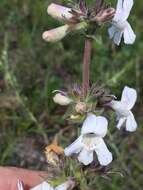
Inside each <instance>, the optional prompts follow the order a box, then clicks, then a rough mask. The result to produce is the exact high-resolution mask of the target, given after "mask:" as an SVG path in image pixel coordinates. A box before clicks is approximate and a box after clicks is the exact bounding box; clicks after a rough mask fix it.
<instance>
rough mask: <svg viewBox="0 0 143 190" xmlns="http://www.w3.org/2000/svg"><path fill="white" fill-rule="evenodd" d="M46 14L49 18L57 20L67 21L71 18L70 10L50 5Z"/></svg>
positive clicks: (53, 4)
mask: <svg viewBox="0 0 143 190" xmlns="http://www.w3.org/2000/svg"><path fill="white" fill-rule="evenodd" d="M47 12H48V14H49V15H50V16H52V17H53V18H55V19H57V20H62V21H63V20H69V19H71V18H72V17H73V15H72V14H71V9H70V8H67V7H64V6H61V5H57V4H55V3H52V4H50V5H49V7H48V9H47Z"/></svg>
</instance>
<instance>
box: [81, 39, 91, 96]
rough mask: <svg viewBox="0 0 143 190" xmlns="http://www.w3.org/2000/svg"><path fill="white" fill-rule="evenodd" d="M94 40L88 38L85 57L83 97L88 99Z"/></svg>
mask: <svg viewBox="0 0 143 190" xmlns="http://www.w3.org/2000/svg"><path fill="white" fill-rule="evenodd" d="M91 49H92V39H90V38H88V37H86V39H85V47H84V55H83V84H82V88H83V95H84V97H86V95H87V92H88V90H89V76H90V60H91Z"/></svg>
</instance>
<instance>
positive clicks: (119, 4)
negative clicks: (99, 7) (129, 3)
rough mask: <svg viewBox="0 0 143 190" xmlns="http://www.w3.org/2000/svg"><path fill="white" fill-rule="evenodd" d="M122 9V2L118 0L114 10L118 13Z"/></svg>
mask: <svg viewBox="0 0 143 190" xmlns="http://www.w3.org/2000/svg"><path fill="white" fill-rule="evenodd" d="M122 8H123V0H118V2H117V8H116V10H117V11H120V10H122Z"/></svg>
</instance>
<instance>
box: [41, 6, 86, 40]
mask: <svg viewBox="0 0 143 190" xmlns="http://www.w3.org/2000/svg"><path fill="white" fill-rule="evenodd" d="M47 12H48V14H49V15H50V16H52V17H53V18H55V19H57V20H59V21H62V22H64V23H65V25H64V26H61V27H58V28H55V29H52V30H48V31H45V32H44V33H43V36H42V37H43V39H44V40H45V41H47V42H57V41H60V40H61V39H63V38H64V37H65V36H66V35H67V34H68V33H69V32H71V31H74V30H80V29H82V28H85V25H86V24H85V22H80V20H79V18H80V17H81V16H82V12H81V11H80V10H73V9H71V8H67V7H64V6H61V5H57V4H54V3H52V4H51V5H49V7H48V9H47Z"/></svg>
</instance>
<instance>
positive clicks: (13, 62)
mask: <svg viewBox="0 0 143 190" xmlns="http://www.w3.org/2000/svg"><path fill="white" fill-rule="evenodd" d="M51 2H52V1H49V0H1V1H0V164H1V165H11V166H20V167H25V168H34V169H45V168H46V163H45V157H44V154H43V148H44V147H45V145H46V144H47V143H49V142H50V141H51V139H52V137H53V136H54V134H55V133H56V132H58V131H59V130H60V129H61V128H63V127H65V126H66V125H67V122H65V121H64V120H63V119H62V117H61V116H62V114H63V113H64V110H63V109H62V108H61V107H59V106H57V105H55V104H54V103H53V101H52V91H53V90H55V89H66V88H67V87H68V86H69V85H71V84H73V83H74V82H81V79H82V74H81V69H82V53H83V48H84V37H83V36H82V35H80V34H72V35H69V36H67V37H66V38H65V39H64V40H63V41H62V42H59V43H56V44H50V43H45V42H44V41H43V40H42V37H41V36H42V33H43V31H45V30H47V29H50V28H54V27H55V26H59V25H60V23H58V22H57V21H55V20H54V19H52V18H50V17H49V16H48V15H47V13H46V9H47V6H48V4H50V3H51ZM54 2H57V3H60V4H61V3H63V2H62V0H61V1H54ZM88 2H89V3H91V2H94V0H92V1H91V0H89V1H88ZM108 2H111V1H110V0H108ZM65 3H67V1H66V0H65ZM112 3H113V4H114V5H115V4H116V1H113V0H112ZM129 20H130V22H131V24H132V27H133V29H134V31H135V33H136V35H137V39H136V42H135V43H134V44H133V45H132V46H126V45H124V44H123V43H122V44H121V45H120V46H119V47H116V46H115V45H114V44H113V43H112V42H111V41H110V40H109V38H108V35H107V28H104V29H101V30H100V31H99V33H98V35H100V34H101V35H102V40H100V43H97V42H94V44H93V55H92V62H91V82H95V81H97V80H101V81H102V82H104V83H105V84H106V85H107V86H108V87H109V88H110V89H111V90H112V92H114V94H115V95H116V96H118V97H120V95H121V91H122V89H123V87H124V86H125V85H128V86H130V87H134V88H135V89H137V91H138V101H137V103H136V106H135V108H134V113H135V115H136V119H137V121H138V124H139V128H138V130H137V131H136V132H135V133H130V134H129V133H125V132H118V131H117V130H116V129H115V121H114V119H115V117H114V115H113V116H112V117H111V119H110V133H111V134H112V135H108V137H107V141H108V142H109V144H110V147H111V149H112V152H113V155H114V161H113V164H112V170H111V171H112V172H111V182H109V181H108V180H105V179H103V178H102V177H99V176H98V175H97V174H96V173H95V180H96V187H95V189H98V190H100V189H101V190H102V189H103V190H104V189H106V190H107V189H110V190H121V189H122V190H142V189H143V180H142V179H143V164H142V163H143V140H142V139H143V138H142V136H143V129H142V111H143V108H142V106H143V101H142V100H143V1H137V0H135V5H134V7H133V10H132V14H131V16H130V18H129ZM100 32H101V33H100ZM73 130H74V132H73V133H71V137H70V138H71V141H72V140H73V138H74V136H75V132H76V129H73ZM110 133H109V134H110ZM61 143H62V144H66V145H67V144H69V139H68V140H67V138H66V136H65V137H64V136H63V137H62V140H61ZM114 172H115V173H114ZM118 172H121V173H122V174H123V175H124V177H121V176H120V175H118Z"/></svg>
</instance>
